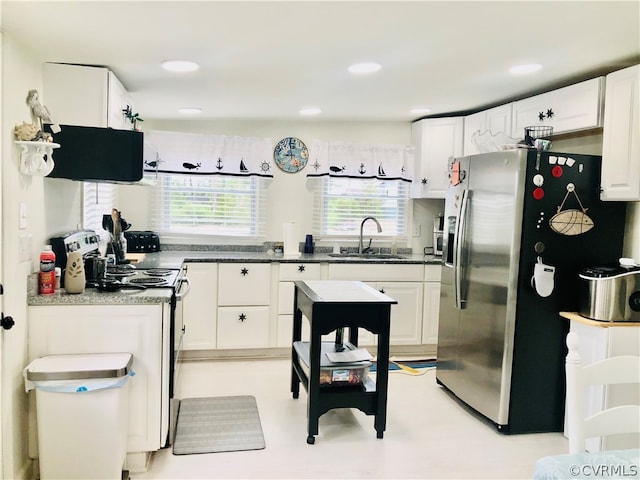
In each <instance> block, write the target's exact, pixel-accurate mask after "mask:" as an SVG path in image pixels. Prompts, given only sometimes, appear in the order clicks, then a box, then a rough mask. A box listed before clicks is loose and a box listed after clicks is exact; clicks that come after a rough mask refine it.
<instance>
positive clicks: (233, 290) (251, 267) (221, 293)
mask: <svg viewBox="0 0 640 480" xmlns="http://www.w3.org/2000/svg"><path fill="white" fill-rule="evenodd" d="M270 295H271V265H270V264H268V263H221V264H219V266H218V305H269V300H270Z"/></svg>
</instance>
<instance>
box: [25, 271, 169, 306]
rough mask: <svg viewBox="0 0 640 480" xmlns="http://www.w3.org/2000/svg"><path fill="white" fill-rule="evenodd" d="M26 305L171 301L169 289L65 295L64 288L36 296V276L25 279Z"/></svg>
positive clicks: (136, 303) (87, 292) (87, 290)
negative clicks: (26, 283)
mask: <svg viewBox="0 0 640 480" xmlns="http://www.w3.org/2000/svg"><path fill="white" fill-rule="evenodd" d="M27 282H28V285H27V304H28V305H29V306H53V305H151V304H158V303H166V302H169V301H170V300H171V289H169V288H147V289H146V290H127V289H123V290H120V291H118V292H101V291H98V289H97V288H85V290H84V292H83V293H67V292H66V291H65V289H64V288H60V289H58V290H56V293H54V294H53V295H38V274H37V273H33V274H31V275H29V277H28V278H27Z"/></svg>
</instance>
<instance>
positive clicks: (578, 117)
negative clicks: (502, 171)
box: [511, 77, 603, 138]
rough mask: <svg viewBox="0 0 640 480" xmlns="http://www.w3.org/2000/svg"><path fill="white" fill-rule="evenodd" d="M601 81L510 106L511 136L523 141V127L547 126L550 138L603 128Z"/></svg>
mask: <svg viewBox="0 0 640 480" xmlns="http://www.w3.org/2000/svg"><path fill="white" fill-rule="evenodd" d="M602 97H603V77H598V78H594V79H591V80H587V81H586V82H581V83H576V84H575V85H570V86H568V87H564V88H559V89H557V90H553V91H551V92H547V93H542V94H540V95H536V96H534V97H529V98H525V99H524V100H519V101H517V102H514V103H513V121H512V128H511V136H512V137H514V138H524V129H525V127H530V126H537V125H548V126H552V127H553V134H554V135H556V134H559V133H567V132H573V131H578V130H587V129H591V128H598V127H601V126H602Z"/></svg>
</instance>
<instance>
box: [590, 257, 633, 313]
mask: <svg viewBox="0 0 640 480" xmlns="http://www.w3.org/2000/svg"><path fill="white" fill-rule="evenodd" d="M578 313H580V315H582V316H583V317H587V318H591V319H593V320H600V321H604V322H640V267H625V266H618V265H615V266H600V267H589V268H585V269H584V270H582V271H581V272H580V310H578Z"/></svg>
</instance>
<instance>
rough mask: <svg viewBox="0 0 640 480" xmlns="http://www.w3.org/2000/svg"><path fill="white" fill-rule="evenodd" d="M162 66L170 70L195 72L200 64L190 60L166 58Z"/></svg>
mask: <svg viewBox="0 0 640 480" xmlns="http://www.w3.org/2000/svg"><path fill="white" fill-rule="evenodd" d="M162 68H164V69H165V70H168V71H169V72H195V71H196V70H198V69H199V68H200V65H198V64H197V63H196V62H191V61H189V60H165V61H164V62H162Z"/></svg>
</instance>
